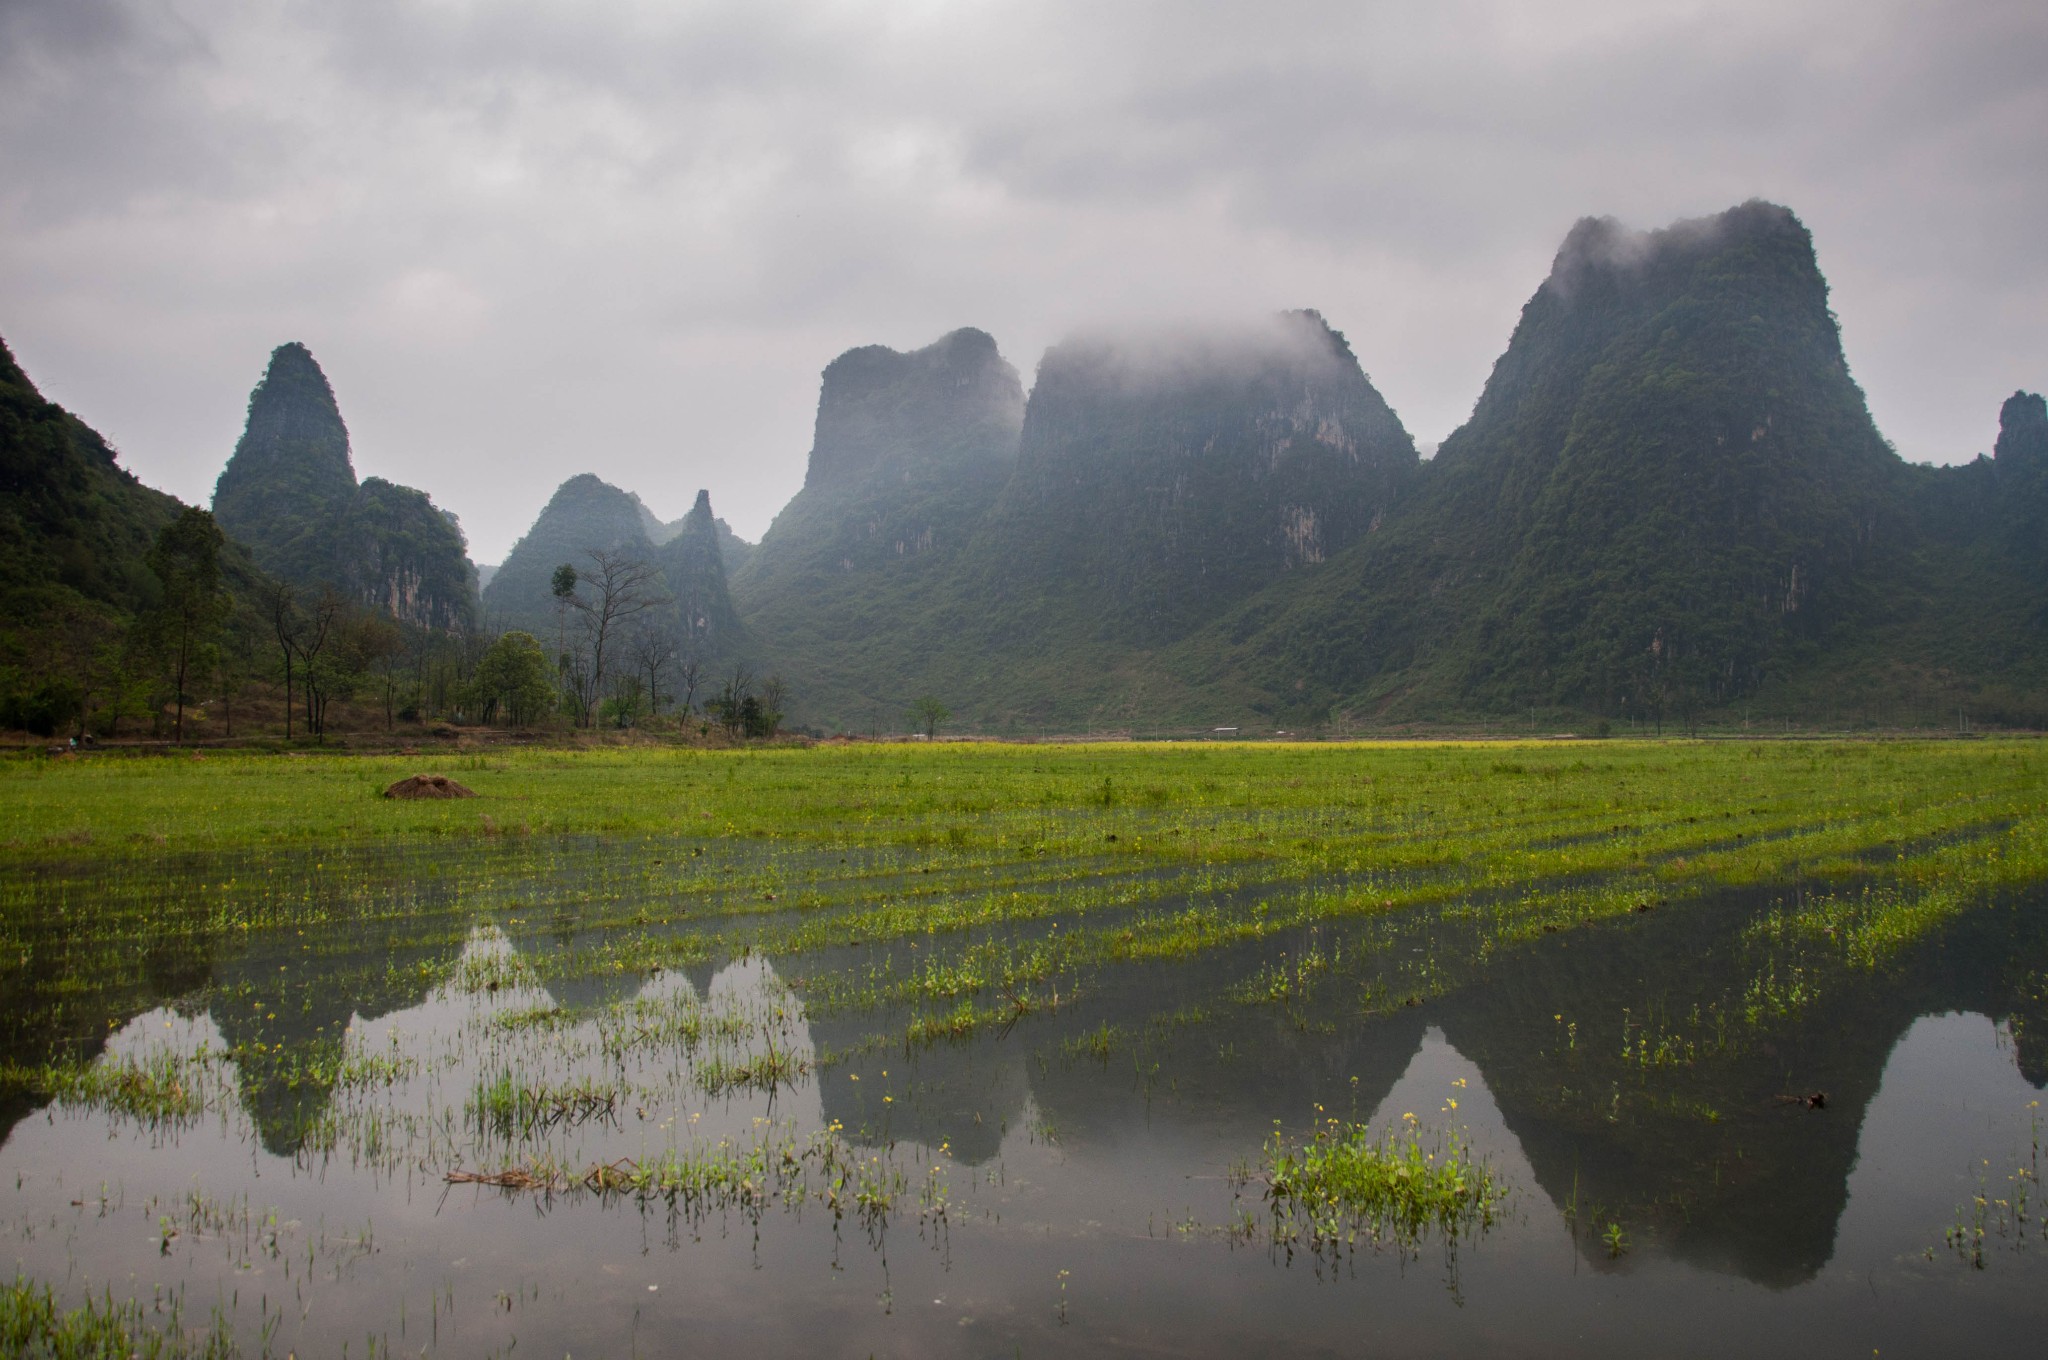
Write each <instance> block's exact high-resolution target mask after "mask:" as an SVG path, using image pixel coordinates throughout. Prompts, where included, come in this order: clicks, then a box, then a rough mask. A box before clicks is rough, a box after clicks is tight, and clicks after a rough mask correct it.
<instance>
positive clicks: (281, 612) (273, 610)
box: [263, 582, 306, 741]
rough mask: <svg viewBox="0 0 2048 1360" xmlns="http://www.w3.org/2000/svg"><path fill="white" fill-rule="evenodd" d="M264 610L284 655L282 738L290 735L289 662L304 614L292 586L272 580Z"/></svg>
mask: <svg viewBox="0 0 2048 1360" xmlns="http://www.w3.org/2000/svg"><path fill="white" fill-rule="evenodd" d="M263 604H264V613H266V614H267V615H269V617H270V630H271V632H272V633H273V634H275V635H276V637H277V649H278V651H279V652H280V653H281V654H282V655H283V657H284V739H285V740H286V741H290V740H291V739H292V662H293V661H294V660H295V659H296V658H297V656H298V651H299V633H300V632H301V631H302V630H303V629H304V627H305V623H306V620H305V616H304V615H302V614H300V613H299V601H298V598H297V597H296V596H294V595H293V594H292V588H291V587H290V586H288V585H285V584H283V583H282V582H279V583H276V584H273V585H272V586H271V587H270V588H269V589H268V590H267V591H266V592H265V599H264V601H263Z"/></svg>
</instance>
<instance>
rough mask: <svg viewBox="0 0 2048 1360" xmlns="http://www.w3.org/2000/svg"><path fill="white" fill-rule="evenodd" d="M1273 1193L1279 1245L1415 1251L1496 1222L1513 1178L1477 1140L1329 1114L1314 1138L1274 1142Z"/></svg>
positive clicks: (1269, 1184) (1270, 1144) (1268, 1164)
mask: <svg viewBox="0 0 2048 1360" xmlns="http://www.w3.org/2000/svg"><path fill="white" fill-rule="evenodd" d="M1265 1178H1266V1202H1267V1205H1268V1207H1269V1208H1270V1209H1271V1211H1272V1239H1273V1241H1274V1242H1275V1243H1276V1244H1280V1245H1284V1246H1292V1245H1296V1244H1300V1245H1305V1246H1306V1247H1308V1248H1309V1250H1311V1251H1314V1252H1318V1253H1331V1254H1337V1253H1341V1252H1342V1251H1343V1250H1344V1249H1346V1248H1349V1247H1352V1246H1355V1245H1357V1244H1358V1243H1360V1242H1361V1241H1363V1242H1366V1243H1369V1244H1372V1245H1379V1244H1382V1243H1387V1244H1392V1245H1394V1246H1396V1247H1399V1248H1401V1249H1403V1250H1408V1251H1413V1250H1414V1249H1415V1248H1416V1247H1418V1246H1419V1245H1420V1244H1421V1243H1422V1241H1423V1240H1424V1239H1425V1238H1426V1237H1428V1236H1429V1235H1430V1234H1431V1233H1432V1232H1434V1233H1436V1234H1437V1235H1438V1236H1439V1237H1441V1238H1442V1240H1443V1241H1444V1243H1445V1245H1446V1246H1450V1245H1453V1244H1455V1243H1456V1242H1457V1240H1458V1239H1459V1238H1461V1237H1469V1236H1471V1235H1472V1234H1473V1233H1475V1232H1484V1231H1485V1230H1486V1229H1488V1228H1490V1227H1492V1226H1493V1220H1494V1215H1495V1214H1496V1213H1497V1212H1498V1210H1499V1209H1500V1207H1501V1204H1502V1201H1503V1200H1505V1199H1506V1198H1507V1186H1506V1185H1505V1183H1504V1182H1503V1181H1502V1180H1501V1178H1500V1177H1499V1176H1498V1175H1497V1174H1496V1173H1495V1172H1494V1171H1493V1169H1492V1168H1491V1167H1490V1166H1488V1165H1487V1164H1486V1162H1485V1161H1484V1160H1483V1159H1481V1158H1479V1157H1477V1156H1476V1155H1475V1154H1474V1153H1473V1151H1472V1149H1471V1147H1470V1146H1469V1145H1467V1144H1465V1143H1463V1142H1460V1141H1458V1140H1456V1139H1454V1138H1452V1137H1451V1136H1449V1135H1438V1136H1436V1137H1433V1138H1432V1137H1428V1136H1426V1135H1425V1134H1424V1132H1423V1131H1422V1129H1421V1128H1420V1127H1419V1126H1417V1125H1416V1124H1415V1123H1414V1120H1413V1117H1412V1116H1410V1117H1409V1119H1408V1121H1407V1122H1405V1123H1404V1124H1403V1125H1402V1126H1401V1127H1400V1128H1398V1129H1387V1130H1385V1131H1383V1132H1380V1133H1375V1132H1374V1131H1373V1130H1372V1129H1371V1128H1370V1127H1369V1126H1368V1125H1365V1124H1361V1123H1354V1122H1349V1121H1345V1120H1338V1119H1327V1120H1325V1121H1324V1122H1323V1123H1322V1124H1320V1125H1318V1126H1317V1128H1316V1131H1315V1134H1314V1135H1313V1136H1312V1137H1311V1138H1309V1140H1308V1141H1307V1142H1305V1143H1294V1142H1290V1141H1289V1140H1288V1139H1287V1138H1285V1137H1284V1136H1283V1135H1281V1134H1280V1133H1278V1132H1276V1133H1275V1134H1274V1135H1273V1137H1272V1138H1270V1139H1269V1140H1267V1143H1266V1148H1265Z"/></svg>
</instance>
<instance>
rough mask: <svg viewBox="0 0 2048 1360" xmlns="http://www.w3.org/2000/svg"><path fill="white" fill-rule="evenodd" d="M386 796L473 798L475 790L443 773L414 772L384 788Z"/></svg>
mask: <svg viewBox="0 0 2048 1360" xmlns="http://www.w3.org/2000/svg"><path fill="white" fill-rule="evenodd" d="M384 796H385V797H386V798H474V797H476V790H475V789H471V788H465V787H463V786H462V785H461V784H458V783H456V782H455V781H454V780H452V779H450V778H449V777H448V776H447V775H445V774H416V775H413V776H412V777H411V778H409V779H401V780H399V781H398V782H397V783H396V784H393V785H392V786H391V787H390V788H388V789H386V790H384Z"/></svg>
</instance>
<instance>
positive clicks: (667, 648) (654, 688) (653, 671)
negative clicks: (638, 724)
mask: <svg viewBox="0 0 2048 1360" xmlns="http://www.w3.org/2000/svg"><path fill="white" fill-rule="evenodd" d="M631 650H632V653H633V669H634V672H635V673H636V674H637V675H638V676H639V677H640V682H641V684H643V685H644V686H646V694H647V712H648V714H649V716H658V715H659V714H660V713H661V705H662V701H663V700H664V699H667V698H671V697H673V696H671V695H666V694H663V693H662V689H661V677H662V675H663V673H664V672H666V671H668V670H669V669H671V668H672V667H673V666H674V665H675V659H676V637H675V634H674V632H672V631H671V630H669V629H667V628H663V627H661V626H660V625H659V624H658V623H650V622H647V621H645V620H644V619H643V620H642V622H641V623H640V625H639V626H638V627H636V628H635V629H634V630H633V638H632V646H631Z"/></svg>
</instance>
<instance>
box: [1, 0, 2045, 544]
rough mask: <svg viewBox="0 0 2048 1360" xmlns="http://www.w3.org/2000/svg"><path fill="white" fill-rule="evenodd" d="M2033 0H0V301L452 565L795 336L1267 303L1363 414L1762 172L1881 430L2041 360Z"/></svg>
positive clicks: (114, 390)
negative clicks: (296, 417)
mask: <svg viewBox="0 0 2048 1360" xmlns="http://www.w3.org/2000/svg"><path fill="white" fill-rule="evenodd" d="M2044 73H2048V4H2043V3H2041V0H2014V2H2013V3H2006V2H2005V0H1984V2H1983V3H1972V2H1971V0H1955V2H1954V3H1948V4H1928V3H1920V4H1912V3H1901V2H1900V0H1842V2H1841V3H1835V2H1834V0H1791V2H1789V3H1788V0H1759V2H1758V3H1747V2H1741V3H1708V2H1705V0H1702V2H1700V3H1666V2H1665V0H1626V2H1625V3H1616V4H1605V3H1574V2H1573V0H1559V2H1558V3H1533V2H1532V0H1416V2H1415V3H1406V4H1373V3H1361V2H1360V0H1345V2H1344V3H1330V4H1319V3H1297V4H1289V3H1277V2H1276V0H1259V3H1255V4H1254V3H1242V4H1199V3H1191V2H1190V0H1170V2H1166V3H1118V0H1078V2H1076V3H1066V2H1065V0H1017V2H1016V3H1009V2H1008V0H959V2H957V3H938V2H937V0H923V2H919V0H839V2H838V3H820V4H793V3H792V4H782V3H771V2H769V0H740V2H739V3H732V4H690V3H683V2H682V0H577V2H576V3H573V4H572V3H567V0H560V2H559V3H556V2H549V0H410V2H409V3H408V2H406V0H343V2H341V3H336V2H335V0H0V336H4V337H5V338H6V340H7V341H8V342H9V344H10V345H11V346H12V347H13V348H14V350H15V353H16V355H17V357H18V358H19V359H20V360H21V361H22V363H23V365H24V366H25V367H26V368H27V370H28V371H29V374H30V376H31V377H33V378H34V379H35V380H36V381H37V382H38V383H39V384H40V385H41V387H42V388H43V390H44V392H45V394H46V395H48V396H49V397H50V398H51V399H53V400H56V401H59V402H62V403H63V404H64V405H66V406H68V407H70V408H71V409H72V410H74V411H76V412H77V413H78V414H79V415H81V416H82V417H83V418H84V419H85V420H87V421H88V422H89V423H91V424H92V425H94V426H95V427H97V428H98V429H99V430H100V431H102V432H103V433H105V434H106V435H107V436H109V437H110V438H111V439H112V440H113V441H114V443H115V444H116V445H117V446H118V447H119V449H120V450H121V453H122V457H123V460H124V461H125V462H126V464H127V465H128V466H129V467H131V468H132V469H134V470H135V471H136V472H137V473H138V474H139V475H140V476H141V477H142V478H143V479H144V480H145V481H147V482H150V483H152V484H154V485H157V486H160V487H163V488H165V489H166V490H169V491H172V492H174V493H176V494H177V495H179V496H181V497H184V498H185V499H187V500H192V501H197V502H200V503H204V502H205V501H206V500H207V499H208V498H209V496H210V494H211V491H212V485H213V479H214V477H215V476H216V475H218V473H219V470H220V467H221V464H222V462H223V461H224V460H225V459H226V457H227V455H228V453H229V451H230V450H231V449H232V447H233V445H234V442H235V438H236V436H237V434H238V433H239V432H240V426H241V421H242V416H243V411H244V406H245V403H246V401H247V398H248V393H249V389H250V388H251V387H252V386H253V385H254V384H255V382H256V380H257V378H258V377H259V376H260V374H261V371H262V367H263V364H264V361H265V359H266V357H267V356H268V354H269V352H270V350H271V348H272V347H273V346H275V345H277V344H279V343H281V342H283V341H286V340H302V341H304V342H305V343H306V344H307V345H309V346H311V348H312V350H313V353H314V355H315V356H316V357H317V358H318V359H319V360H320V362H321V364H322V365H323V366H324V367H325V369H326V371H327V375H328V377H329V379H330V380H331V381H332V382H333V383H334V386H335V389H336V392H337V393H338V395H339V397H340V400H341V407H342V413H343V415H344V416H345V417H346V418H347V420H348V424H349V429H350V431H351V433H352V435H353V439H354V447H355V460H356V467H357V470H358V472H359V473H361V474H363V475H365V476H369V475H379V476H385V477H389V478H391V479H393V480H395V481H401V482H405V483H408V484H411V485H415V486H420V487H423V488H425V489H426V490H428V491H430V492H431V493H432V494H433V496H434V498H435V500H436V501H437V502H439V503H440V504H441V505H443V506H444V507H447V508H449V509H452V510H454V511H456V512H457V513H459V514H460V515H461V516H462V520H463V524H464V526H465V528H466V529H467V530H468V532H469V535H470V541H471V546H472V553H473V555H474V556H475V557H476V558H477V559H478V560H479V561H496V560H499V559H501V558H502V557H503V555H504V553H505V551H506V549H507V548H508V547H509V546H510V545H511V543H512V541H513V540H514V539H516V538H517V537H518V535H519V534H520V533H521V532H522V531H523V530H524V529H525V527H526V526H527V524H528V523H529V522H530V521H531V520H532V518H533V515H534V513H535V512H536V511H537V510H538V509H539V507H540V506H541V504H542V503H543V502H544V501H545V500H546V498H547V496H548V494H549V493H550V492H551V491H552V490H553V488H554V487H555V485H556V484H557V483H559V482H560V481H561V480H562V479H564V478H565V477H568V476H570V475H572V474H573V473H576V472H582V471H592V472H596V473H597V474H598V475H600V476H602V477H604V478H606V479H607V480H610V481H612V482H615V483H617V484H619V485H621V486H624V487H627V488H628V489H630V490H634V491H637V492H639V493H640V495H641V496H642V497H643V498H644V499H645V500H647V502H648V503H649V504H650V505H651V506H652V507H653V508H654V509H655V511H656V512H657V513H659V514H661V515H663V516H664V517H674V516H677V515H680V514H682V513H683V512H684V511H685V510H687V509H688V508H689V504H690V500H691V498H692V497H693V495H694V494H695V492H696V489H697V488H698V487H699V486H707V487H709V488H710V490H711V495H712V503H713V505H714V506H715V507H716V508H717V510H718V511H719V513H720V514H722V515H724V516H725V517H726V518H727V519H729V520H730V521H731V522H732V524H733V525H734V527H735V528H737V529H738V530H739V531H740V532H741V533H742V534H744V535H746V536H747V537H749V538H754V537H758V536H759V534H760V533H761V531H762V530H763V529H764V528H765V527H766V526H767V524H768V521H769V520H770V519H771V518H772V517H773V516H774V514H775V512H776V510H777V509H779V508H780V507H781V505H782V503H783V502H784V501H785V500H787V499H788V497H789V496H790V495H791V494H792V493H793V492H794V491H795V490H796V488H797V487H798V485H799V484H800V483H801V481H802V478H803V465H804V455H805V453H806V451H807V449H808V447H809V444H810V433H811V421H812V416H813V410H814V403H815V401H816V398H817V384H818V372H819V370H820V369H821V368H822V367H823V366H824V365H825V364H826V363H827V362H828V361H829V360H830V359H831V358H832V357H833V356H834V355H835V354H837V353H839V352H840V351H842V350H844V349H846V348H848V347H850V346H853V345H857V344H868V343H877V342H879V343H882V344H887V345H893V346H895V347H897V348H913V347H915V346H918V345H922V344H925V343H927V342H929V341H930V340H932V339H934V338H936V337H937V336H938V335H940V334H942V333H943V332H945V331H947V330H950V329H952V328H954V327H956V326H962V325H974V326H980V327H982V328H984V329H986V330H988V331H990V332H991V333H993V334H994V335H995V337H996V339H997V341H998V342H999V343H1000V344H1001V346H1002V348H1003V351H1004V353H1005V354H1007V355H1008V356H1009V357H1010V359H1011V361H1012V362H1014V363H1015V364H1016V365H1017V366H1018V368H1019V369H1020V370H1021V371H1022V372H1023V374H1024V378H1025V381H1026V383H1027V384H1028V383H1029V382H1030V379H1031V375H1032V371H1033V369H1034V368H1035V367H1036V364H1037V361H1038V357H1039V355H1040V354H1041V353H1042V352H1043V350H1044V349H1045V347H1046V346H1047V345H1048V344H1050V343H1052V342H1054V341H1055V340H1057V339H1058V338H1059V337H1060V336H1061V335H1062V334H1063V333H1065V332H1066V331H1068V330H1070V329H1072V328H1075V327H1077V326H1083V325H1087V324H1089V323H1093V322H1100V321H1118V320H1131V319H1158V318H1171V317H1177V316H1195V315H1204V314H1249V313H1255V312H1263V311H1268V310H1272V309H1278V308H1283V307H1304V306H1307V307H1316V308H1319V309H1321V310H1322V311H1323V312H1324V313H1325V315H1327V316H1328V318H1329V319H1330V321H1331V323H1332V324H1333V325H1335V326H1336V327H1338V328H1339V329H1340V330H1343V331H1344V332H1346V333H1347V334H1348V335H1349V336H1350V338H1351V341H1352V344H1353V347H1354V348H1355V349H1356V350H1357V352H1358V355H1359V358H1360V360H1361V361H1362V362H1363V363H1364V365H1365V367H1366V370H1367V372H1368V373H1369V374H1370V375H1371V376H1372V379H1373V381H1374V382H1375V383H1376V384H1377V385H1378V386H1379V388H1380V390H1381V391H1382V392H1383V393H1384V394H1385V395H1386V397H1387V399H1388V401H1389V402H1391V403H1392V405H1393V407H1394V409H1395V410H1396V411H1397V412H1399V414H1400V415H1401V417H1402V419H1403V420H1404V421H1405V422H1406V423H1407V425H1408V427H1409V428H1410V430H1412V431H1413V432H1414V433H1415V435H1416V437H1417V438H1418V439H1421V440H1425V441H1434V440H1438V439H1441V438H1442V437H1443V436H1444V435H1445V434H1447V433H1449V432H1450V430H1451V429H1453V428H1454V427H1455V426H1456V425H1457V424H1458V423H1459V422H1460V421H1461V420H1462V419H1463V418H1464V417H1465V415H1466V414H1467V413H1468V412H1469V411H1470V410H1471V407H1472V403H1473V401H1474V399H1475V398H1476V397H1477V396H1478V393H1479V389H1480V386H1481V384H1482V383H1483V382H1484V381H1485V379H1486V375H1487V372H1488V369H1489V368H1490V366H1491V364H1492V362H1493V360H1494V358H1495V357H1496V356H1497V355H1498V354H1499V352H1500V350H1501V347H1502V346H1503V344H1504V343H1505V341H1506V339H1507V336H1508V333H1509V331H1510V329H1511V328H1512V327H1513V324H1514V320H1515V317H1516V314H1517V312H1518V311H1519V309H1520V307H1521V305H1522V303H1523V302H1524V301H1525V300H1526V299H1527V297H1528V295H1529V294H1530V292H1531V291H1532V290H1533V289H1534V288H1535V286H1536V285H1537V284H1538V283H1539V282H1540V281H1541V279H1542V277H1543V275H1544V273H1545V271H1546V270H1547V269H1548V266H1549V262H1550V258H1551V255H1552V254H1553V252H1554V251H1555V249H1556V247H1557V244H1558V241H1559V240H1560V238H1561V237H1562V236H1563V234H1564V232H1565V231H1566V230H1567V229H1568V228H1569V227H1570V225H1571V223H1572V222H1573V220H1574V219H1576V218H1578V217H1580V216H1584V215H1587V214H1612V215H1615V216H1618V217H1620V218H1621V219H1622V220H1624V221H1626V222H1628V223H1630V224H1632V225H1637V226H1645V227H1649V226H1658V225H1662V224H1663V223H1665V222H1667V221H1669V220H1671V219H1673V218H1677V217H1682V216H1690V215H1698V214H1701V213H1706V212H1713V211H1717V210H1719V209H1721V208H1724V207H1727V206H1729V205H1731V204H1733V203H1736V202H1739V201H1741V200H1743V199H1746V198H1750V197H1757V196H1760V197H1764V198H1769V199H1773V200H1776V201H1778V202H1781V203H1785V204H1787V205H1789V206H1791V207H1792V208H1794V209H1795V210H1796V211H1797V212H1798V213H1799V214H1800V215H1801V216H1802V217H1803V218H1804V219H1805V221H1806V223H1807V225H1808V226H1809V227H1810V228H1812V230H1813V232H1814V235H1815V237H1816V240H1817V242H1818V246H1819V250H1820V259H1821V266H1822V268H1823V269H1824V270H1825V271H1826V272H1827V275H1828V277H1829V279H1830V280H1831V282H1832V284H1833V287H1834V306H1835V310H1836V311H1837V313H1838V314H1839V315H1840V317H1841V320H1842V325H1843V329H1844V332H1845V336H1846V341H1847V347H1848V352H1849V357H1850V362H1851V364H1852V365H1853V368H1854V371H1855V374H1856V377H1857V378H1858V379H1859V380H1860V381H1861V382H1862V384H1863V386H1864V388H1865V390H1866V391H1867V392H1868V393H1869V396H1870V400H1871V405H1872V407H1873V409H1874V410H1875V412H1876V415H1877V420H1878V424H1879V426H1880V427H1881V428H1882V429H1883V430H1884V432H1885V434H1886V435H1887V436H1888V437H1889V438H1891V439H1892V441H1893V442H1894V443H1895V444H1896V445H1897V446H1898V448H1899V451H1900V452H1901V453H1902V454H1904V455H1905V456H1906V457H1908V458H1911V459H1915V460H1918V461H1933V462H1952V461H1956V460H1959V459H1963V458H1967V457H1970V456H1971V455H1973V454H1975V453H1977V452H1978V451H1980V450H1983V449H1987V448H1988V447H1989V446H1990V443H1991V441H1992V438H1993V437H1994V435H1995V432H1996V421H1997V410H1998V404H1999V402H2000V400H2001V399H2002V398H2004V397H2005V396H2007V395H2008V394H2010V393H2011V392H2012V391H2013V390H2014V389H2015V388H2016V387H2022V386H2024V387H2026V388H2028V389H2029V390H2039V389H2040V388H2042V387H2043V386H2048V326H2044V321H2048V249H2044V246H2043V241H2044V240H2048V237H2044V230H2048V135H2044V129H2048V74H2044Z"/></svg>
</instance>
